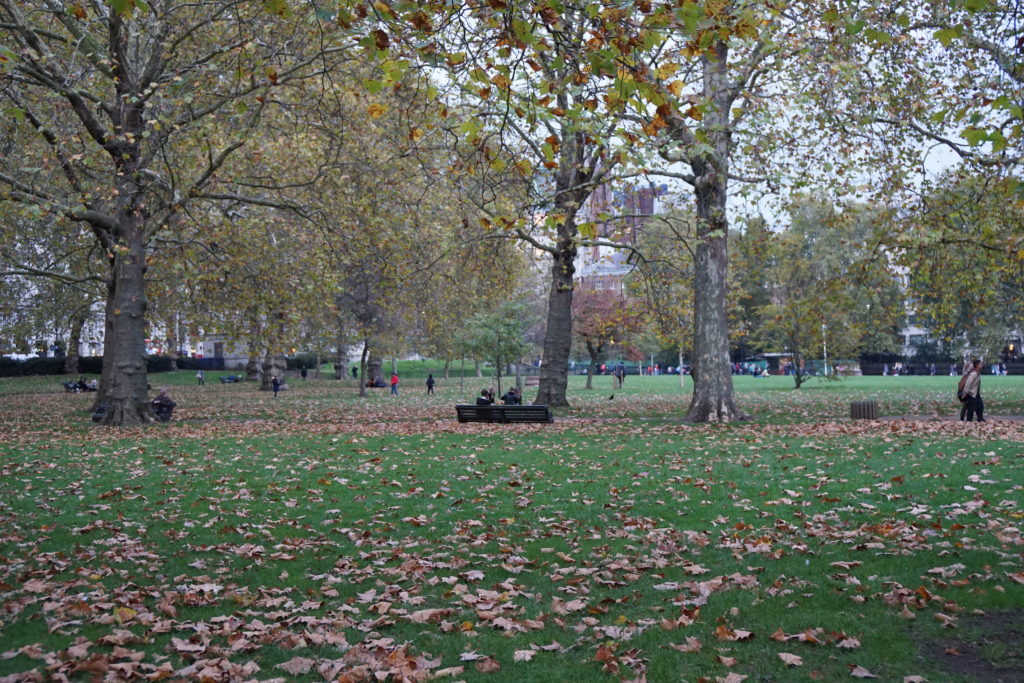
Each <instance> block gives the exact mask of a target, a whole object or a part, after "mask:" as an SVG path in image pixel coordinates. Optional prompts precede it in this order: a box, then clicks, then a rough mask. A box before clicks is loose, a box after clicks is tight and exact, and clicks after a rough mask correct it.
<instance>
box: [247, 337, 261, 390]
mask: <svg viewBox="0 0 1024 683" xmlns="http://www.w3.org/2000/svg"><path fill="white" fill-rule="evenodd" d="M245 381H246V382H260V384H262V383H263V368H262V367H261V364H260V352H259V351H258V350H257V348H256V345H255V344H253V343H251V342H250V343H249V360H247V361H246V362H245Z"/></svg>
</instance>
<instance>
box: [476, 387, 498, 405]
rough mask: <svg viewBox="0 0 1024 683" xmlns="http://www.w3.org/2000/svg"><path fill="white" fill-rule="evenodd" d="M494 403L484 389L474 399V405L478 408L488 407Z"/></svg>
mask: <svg viewBox="0 0 1024 683" xmlns="http://www.w3.org/2000/svg"><path fill="white" fill-rule="evenodd" d="M492 403H494V399H493V398H491V394H490V392H489V391H487V390H486V389H481V390H480V395H479V396H477V397H476V404H477V405H478V406H489V405H491V404H492Z"/></svg>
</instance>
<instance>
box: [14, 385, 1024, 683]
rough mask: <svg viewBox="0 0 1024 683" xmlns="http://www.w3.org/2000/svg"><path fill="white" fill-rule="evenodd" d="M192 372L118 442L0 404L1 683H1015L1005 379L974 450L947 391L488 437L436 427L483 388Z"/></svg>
mask: <svg viewBox="0 0 1024 683" xmlns="http://www.w3.org/2000/svg"><path fill="white" fill-rule="evenodd" d="M215 377H216V373H207V384H206V386H204V387H197V386H195V379H194V373H187V372H181V373H169V374H166V375H158V376H153V377H152V378H151V382H152V384H153V385H154V386H169V387H171V394H172V396H173V397H174V398H175V400H177V401H178V402H179V406H180V407H179V411H178V412H177V413H176V414H175V418H176V419H175V421H174V422H172V423H170V424H166V425H154V426H151V427H147V428H137V429H129V430H109V429H99V428H95V427H93V426H92V425H91V424H90V423H89V421H88V405H89V402H90V397H89V396H88V395H84V396H83V395H67V394H63V393H58V392H60V391H62V390H61V388H60V385H59V378H54V377H48V378H18V379H12V380H0V676H3V675H10V674H24V676H25V677H24V680H32V679H33V678H32V677H33V676H34V677H35V678H36V679H41V678H55V677H59V676H67V677H69V678H71V679H76V680H90V679H94V678H95V679H103V678H104V677H110V678H117V677H123V678H129V677H131V676H135V677H149V678H150V679H151V680H159V679H160V678H180V679H193V680H194V679H202V678H206V679H209V680H241V679H257V680H261V679H272V678H278V679H282V680H338V679H339V676H343V677H342V679H341V680H352V681H359V680H366V681H369V680H382V679H384V678H387V676H389V677H390V678H389V680H402V677H403V676H404V677H405V678H407V679H408V680H421V679H426V678H429V677H435V676H437V677H440V680H493V681H499V680H501V681H517V682H518V681H577V680H578V681H591V680H593V681H617V680H634V679H644V678H646V680H649V681H697V680H700V679H701V678H704V679H707V680H715V679H716V677H717V678H721V679H722V680H728V679H727V678H726V677H728V676H729V675H730V674H733V675H734V677H733V678H732V679H731V680H735V681H738V680H741V679H739V678H738V676H747V677H748V678H747V680H748V681H769V680H771V681H791V680H845V679H850V678H852V677H853V676H854V675H857V674H861V673H862V672H865V671H866V672H870V673H871V674H873V675H875V676H878V677H880V678H881V679H882V680H891V681H901V680H903V677H904V676H915V675H917V676H922V677H924V678H927V679H929V680H931V681H956V680H963V681H974V680H983V681H995V680H1007V681H1010V680H1020V678H1021V676H1022V675H1024V662H1022V659H1021V657H1022V655H1021V647H1020V646H1021V643H1022V638H1021V635H1022V634H1021V629H1020V626H1019V625H1020V624H1021V623H1024V619H1022V617H1024V566H1022V558H1021V549H1022V547H1024V546H1022V541H1021V535H1020V531H1019V528H1020V525H1021V516H1022V513H1024V508H1022V507H1021V488H1022V484H1024V477H1022V464H1024V462H1022V460H1024V458H1022V455H1024V446H1022V443H1024V423H1021V422H1018V421H1013V420H1010V419H1008V418H1009V417H1010V416H1013V415H1020V414H1022V413H1024V378H1018V377H1006V378H1002V377H1000V378H995V377H985V378H984V380H983V393H984V395H985V396H986V401H987V404H988V408H989V412H990V414H991V416H992V421H991V422H990V423H989V424H986V425H978V424H971V425H967V424H961V423H959V422H956V421H953V420H951V419H950V417H949V416H950V415H952V414H953V411H954V410H955V409H956V404H955V400H954V399H953V398H952V396H953V393H954V390H955V378H949V377H934V378H933V377H917V378H910V377H908V378H897V377H893V378H883V377H875V378H855V379H850V380H845V381H843V382H820V383H819V382H812V383H811V384H808V385H806V386H805V387H804V388H802V389H800V390H799V391H793V390H792V388H791V387H792V382H791V381H790V380H788V378H768V379H754V378H737V381H736V388H737V392H738V396H739V400H740V403H741V404H742V406H743V408H744V409H745V410H746V411H748V412H749V413H750V414H751V418H752V419H751V421H749V422H747V423H742V424H737V425H729V426H693V425H685V424H682V423H681V420H680V418H681V416H682V414H683V413H684V412H685V408H686V405H687V403H688V400H689V390H690V383H689V380H687V382H686V387H685V388H682V389H680V387H679V384H678V378H676V377H653V378H646V377H645V378H639V377H629V378H627V381H626V386H625V389H624V390H621V391H619V390H616V391H614V392H613V391H612V389H611V380H610V378H595V382H596V384H597V387H596V388H595V389H594V390H593V391H590V392H587V391H585V390H583V388H582V387H583V381H584V379H585V378H578V377H574V378H573V380H572V385H571V396H570V399H571V401H572V403H573V407H572V408H571V409H568V410H563V411H559V412H558V413H557V417H558V420H557V421H556V423H555V424H553V425H506V426H497V425H493V426H492V425H458V424H457V423H456V422H455V420H454V410H453V409H452V404H453V403H455V402H461V401H468V400H470V399H471V397H472V396H473V395H475V394H476V393H478V391H479V389H480V388H481V387H482V386H485V383H484V381H483V380H477V379H473V380H469V379H467V380H466V381H465V383H464V384H463V385H462V386H461V387H460V386H459V383H458V380H455V381H447V382H445V381H443V380H442V381H441V382H440V385H439V389H438V394H437V395H435V396H426V395H425V389H424V388H423V386H422V381H421V380H416V381H410V382H407V383H405V384H404V385H403V386H402V387H401V390H400V395H399V396H398V397H397V398H396V397H392V396H389V395H388V392H387V390H374V391H371V392H370V396H369V397H368V398H367V399H365V400H360V399H359V398H358V397H357V396H356V391H355V388H354V386H353V385H352V384H351V383H347V382H334V381H329V380H312V379H311V380H309V381H306V382H303V381H302V380H299V379H293V380H291V389H290V390H289V391H288V392H285V393H282V394H281V395H280V396H279V397H278V398H277V399H273V398H271V397H270V396H269V395H268V394H267V393H265V392H259V391H257V390H255V389H254V387H252V386H250V385H246V384H238V385H221V384H220V383H219V382H217V381H216V379H215ZM610 397H611V398H610ZM527 398H529V393H528V394H527ZM865 398H873V399H875V400H877V401H879V405H880V412H881V413H882V414H883V415H887V416H920V417H923V418H924V419H913V420H882V421H878V422H865V421H860V422H851V421H849V420H847V419H846V415H847V412H848V404H849V401H851V400H861V399H865ZM954 653H958V654H954ZM782 655H785V657H782ZM784 659H786V660H788V661H789V662H790V664H787V662H786V661H784ZM797 662H799V664H798V665H797ZM858 667H859V668H858ZM33 672H34V673H33ZM385 673H386V674H387V676H385V675H384V674H385ZM378 674H379V676H378ZM12 680H15V679H12Z"/></svg>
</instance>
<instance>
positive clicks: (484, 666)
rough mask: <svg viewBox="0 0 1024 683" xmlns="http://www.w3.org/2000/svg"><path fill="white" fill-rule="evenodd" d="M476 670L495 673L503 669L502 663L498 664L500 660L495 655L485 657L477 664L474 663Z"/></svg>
mask: <svg viewBox="0 0 1024 683" xmlns="http://www.w3.org/2000/svg"><path fill="white" fill-rule="evenodd" d="M474 666H475V667H476V670H477V671H479V672H480V673H482V674H489V673H494V672H495V671H500V670H501V664H498V660H497V659H495V658H494V657H484V658H483V659H481V660H480V661H478V662H477V663H476V664H474Z"/></svg>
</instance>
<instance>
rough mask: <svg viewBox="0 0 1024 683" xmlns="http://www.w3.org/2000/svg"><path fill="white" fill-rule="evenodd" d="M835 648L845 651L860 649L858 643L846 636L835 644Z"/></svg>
mask: <svg viewBox="0 0 1024 683" xmlns="http://www.w3.org/2000/svg"><path fill="white" fill-rule="evenodd" d="M836 647H841V648H843V649H846V650H856V649H857V648H858V647H860V641H859V640H857V639H856V638H852V637H849V636H848V637H846V638H843V639H842V640H840V641H839V642H838V643H836Z"/></svg>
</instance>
